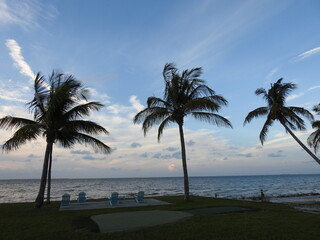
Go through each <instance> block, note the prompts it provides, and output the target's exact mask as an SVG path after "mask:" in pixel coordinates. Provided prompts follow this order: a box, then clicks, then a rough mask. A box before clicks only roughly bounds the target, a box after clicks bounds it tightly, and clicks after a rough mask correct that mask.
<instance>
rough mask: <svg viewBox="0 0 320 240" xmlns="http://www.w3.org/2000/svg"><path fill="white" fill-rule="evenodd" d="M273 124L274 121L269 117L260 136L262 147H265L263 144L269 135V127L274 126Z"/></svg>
mask: <svg viewBox="0 0 320 240" xmlns="http://www.w3.org/2000/svg"><path fill="white" fill-rule="evenodd" d="M273 122H274V120H273V119H271V118H269V117H267V120H266V121H265V123H264V124H263V127H262V129H261V131H260V135H259V138H260V142H261V145H263V142H264V141H265V140H266V137H267V135H268V130H269V127H271V126H272V124H273Z"/></svg>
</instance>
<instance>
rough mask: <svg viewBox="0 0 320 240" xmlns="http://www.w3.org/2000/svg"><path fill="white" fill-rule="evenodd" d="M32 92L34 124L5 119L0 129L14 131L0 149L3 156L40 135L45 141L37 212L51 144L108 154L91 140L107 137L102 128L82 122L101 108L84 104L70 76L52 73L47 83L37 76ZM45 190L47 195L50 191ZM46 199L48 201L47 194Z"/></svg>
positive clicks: (83, 96) (0, 121)
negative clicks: (97, 137)
mask: <svg viewBox="0 0 320 240" xmlns="http://www.w3.org/2000/svg"><path fill="white" fill-rule="evenodd" d="M34 90H35V94H34V99H33V100H32V101H31V102H29V103H28V105H29V108H30V109H31V111H32V112H33V113H34V120H29V119H25V118H18V117H12V116H6V117H3V118H1V119H0V127H1V128H4V129H17V130H16V131H15V133H14V134H13V136H12V137H11V138H10V139H9V140H7V141H6V142H5V143H4V144H3V146H2V149H3V150H4V151H7V152H9V151H11V150H16V149H18V148H19V147H20V146H21V145H23V144H24V143H26V142H27V141H31V140H35V139H37V138H38V137H39V136H40V135H41V136H43V137H44V138H45V139H46V150H45V156H44V161H43V168H42V175H41V183H40V188H39V193H38V196H37V198H36V207H38V208H40V207H41V206H42V204H43V201H44V193H45V188H46V182H47V179H49V181H50V180H51V163H52V150H53V145H54V143H59V144H61V145H62V146H63V147H66V148H70V147H71V146H73V145H74V144H75V143H80V144H85V145H90V146H92V147H93V148H94V149H96V150H99V151H102V152H103V153H110V147H108V146H107V145H106V144H104V143H103V142H101V141H99V140H98V139H96V138H94V137H93V136H92V135H93V134H99V133H105V134H108V131H107V130H106V129H105V128H103V127H102V126H100V125H98V124H96V123H94V122H92V121H87V120H82V118H83V117H85V116H89V115H90V112H91V111H92V110H95V111H98V110H99V109H100V108H101V107H102V106H103V105H102V104H101V103H99V102H88V101H87V95H88V90H87V89H85V88H83V87H82V84H81V83H80V82H79V81H78V80H77V79H75V78H74V77H73V76H72V75H67V74H63V73H57V72H53V73H52V74H51V75H50V76H49V79H48V83H47V82H46V81H45V78H44V77H43V76H40V73H38V74H37V75H36V77H35V81H34ZM49 166H50V171H48V168H49ZM48 190H49V191H50V187H49V189H48ZM48 197H49V198H50V193H49V196H48ZM49 201H50V200H49Z"/></svg>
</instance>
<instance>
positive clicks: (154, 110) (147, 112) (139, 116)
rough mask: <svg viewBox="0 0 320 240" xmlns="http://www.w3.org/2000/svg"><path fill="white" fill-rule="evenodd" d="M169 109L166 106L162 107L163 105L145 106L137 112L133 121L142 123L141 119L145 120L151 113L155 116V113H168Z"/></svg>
mask: <svg viewBox="0 0 320 240" xmlns="http://www.w3.org/2000/svg"><path fill="white" fill-rule="evenodd" d="M169 112H170V111H169V109H168V108H163V107H150V108H145V109H143V110H142V111H140V112H139V113H137V114H136V115H135V116H134V118H133V123H134V124H137V123H142V122H143V121H145V119H146V118H147V117H148V116H150V115H152V114H155V115H154V116H157V114H158V113H159V114H163V113H165V114H169Z"/></svg>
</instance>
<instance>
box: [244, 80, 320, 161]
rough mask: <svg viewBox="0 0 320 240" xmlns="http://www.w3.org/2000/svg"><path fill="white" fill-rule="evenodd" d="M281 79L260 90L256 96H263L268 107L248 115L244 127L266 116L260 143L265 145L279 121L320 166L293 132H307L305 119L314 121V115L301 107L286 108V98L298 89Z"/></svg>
mask: <svg viewBox="0 0 320 240" xmlns="http://www.w3.org/2000/svg"><path fill="white" fill-rule="evenodd" d="M282 80H283V79H282V78H280V79H279V80H278V81H277V82H276V83H274V84H271V87H270V89H268V90H266V89H263V88H258V89H257V90H256V91H255V94H256V95H257V96H258V95H261V96H262V97H263V99H264V100H266V102H267V106H265V107H260V108H257V109H255V110H253V111H251V112H249V113H248V115H247V116H246V118H245V121H244V125H246V124H247V123H249V122H251V120H252V119H254V118H258V117H263V116H266V117H267V119H266V121H265V123H264V125H263V127H262V130H261V131H260V135H259V138H260V141H261V144H263V143H264V142H265V140H266V137H267V133H268V130H269V128H270V127H271V126H272V125H273V123H274V122H275V121H279V122H280V123H281V124H282V125H283V127H284V128H285V129H286V131H287V132H288V133H289V134H290V135H291V136H292V137H293V138H294V139H295V140H296V141H297V142H298V143H299V145H300V146H301V147H302V148H303V149H304V150H305V151H306V152H307V153H308V154H309V155H310V156H311V157H312V158H313V159H314V160H315V161H317V162H318V163H319V164H320V160H319V159H318V158H317V157H316V156H315V155H314V154H313V153H312V152H311V151H310V150H309V149H308V148H307V147H306V146H305V145H304V144H303V143H302V142H301V141H300V140H299V139H298V138H297V137H296V136H295V134H294V133H293V132H292V131H291V130H300V131H301V130H306V127H305V123H304V120H303V119H302V118H301V117H300V116H302V117H305V118H306V119H307V120H309V121H312V120H313V115H312V114H311V113H310V112H309V111H308V110H306V109H304V108H301V107H294V106H286V98H287V97H288V96H289V94H290V93H291V92H292V91H293V90H294V89H296V88H297V86H296V84H294V83H283V82H282Z"/></svg>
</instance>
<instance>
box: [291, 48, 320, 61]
mask: <svg viewBox="0 0 320 240" xmlns="http://www.w3.org/2000/svg"><path fill="white" fill-rule="evenodd" d="M319 53H320V47H316V48H313V49H311V50H309V51H306V52H304V53H301V54H300V55H298V57H297V60H303V59H306V58H308V57H311V56H313V55H315V54H319Z"/></svg>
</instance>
